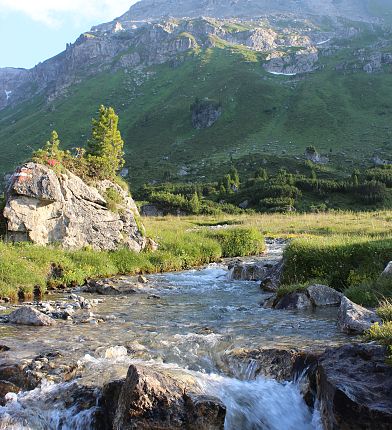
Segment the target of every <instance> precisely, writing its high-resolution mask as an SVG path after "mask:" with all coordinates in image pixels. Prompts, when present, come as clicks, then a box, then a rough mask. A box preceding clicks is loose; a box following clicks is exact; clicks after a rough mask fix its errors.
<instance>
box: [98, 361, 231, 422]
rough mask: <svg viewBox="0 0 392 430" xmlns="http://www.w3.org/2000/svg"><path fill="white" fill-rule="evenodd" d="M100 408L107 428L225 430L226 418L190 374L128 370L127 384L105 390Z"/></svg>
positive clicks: (130, 368) (111, 386)
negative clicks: (104, 416) (103, 412)
mask: <svg viewBox="0 0 392 430" xmlns="http://www.w3.org/2000/svg"><path fill="white" fill-rule="evenodd" d="M101 407H102V408H103V410H104V411H105V409H106V411H105V415H106V418H107V421H108V422H107V423H106V426H107V427H106V428H114V429H121V430H136V429H137V430H158V429H159V430H176V429H178V430H180V429H181V430H183V429H187V430H223V428H224V421H225V415H226V409H225V407H224V405H223V404H222V403H221V402H220V400H218V399H216V398H212V397H206V396H204V395H203V394H202V393H201V391H200V388H199V387H198V384H197V382H196V380H195V379H194V378H193V377H192V376H191V375H188V374H185V373H184V374H181V375H179V374H177V373H176V372H170V371H169V370H165V371H161V372H157V371H155V370H153V369H152V368H150V367H147V366H139V365H138V366H135V365H131V366H130V367H129V369H128V373H127V377H126V379H125V380H124V381H116V382H111V383H110V384H108V385H106V386H105V387H104V389H103V396H102V399H101ZM114 409H115V411H114ZM111 421H112V422H111Z"/></svg>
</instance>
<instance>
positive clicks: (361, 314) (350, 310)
mask: <svg viewBox="0 0 392 430" xmlns="http://www.w3.org/2000/svg"><path fill="white" fill-rule="evenodd" d="M375 322H380V323H381V320H380V318H378V316H377V314H376V313H375V312H373V311H371V310H369V309H366V308H363V307H362V306H360V305H357V304H355V303H353V302H352V301H351V300H349V299H348V298H347V297H345V296H343V297H342V300H341V304H340V308H339V313H338V327H339V328H340V330H341V331H342V332H343V333H348V334H362V333H364V332H365V331H366V330H368V329H369V328H370V327H371V326H372V324H374V323H375Z"/></svg>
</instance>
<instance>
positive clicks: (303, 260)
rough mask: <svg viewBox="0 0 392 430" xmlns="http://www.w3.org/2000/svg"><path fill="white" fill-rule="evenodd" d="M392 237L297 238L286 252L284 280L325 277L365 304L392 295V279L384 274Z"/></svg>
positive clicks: (292, 282)
mask: <svg viewBox="0 0 392 430" xmlns="http://www.w3.org/2000/svg"><path fill="white" fill-rule="evenodd" d="M391 255H392V237H378V238H377V237H369V236H363V237H351V236H338V235H333V236H327V237H322V238H321V237H306V238H300V239H295V240H293V241H292V243H291V244H290V245H289V246H288V248H287V249H286V250H285V253H284V259H285V270H284V283H285V284H295V283H304V282H307V281H309V280H311V279H314V278H318V279H324V280H325V281H326V282H327V283H328V285H329V286H331V287H332V288H335V289H337V290H339V291H345V293H346V294H347V295H348V296H349V298H351V299H354V301H356V302H357V303H360V304H363V305H374V304H376V303H377V302H378V300H379V299H380V298H382V297H383V296H386V297H388V296H392V288H391V287H392V285H391V283H392V282H391V280H390V279H388V278H383V277H380V274H381V272H382V271H383V269H384V268H385V266H386V264H387V263H388V262H389V261H390V260H391Z"/></svg>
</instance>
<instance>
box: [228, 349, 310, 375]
mask: <svg viewBox="0 0 392 430" xmlns="http://www.w3.org/2000/svg"><path fill="white" fill-rule="evenodd" d="M317 356H318V355H317V354H316V353H313V352H306V351H299V350H295V349H281V348H260V349H253V350H247V349H234V350H232V351H228V352H227V353H225V355H224V356H223V357H222V359H223V363H224V364H225V366H226V367H227V369H226V368H225V371H226V372H228V373H229V374H230V376H233V377H235V378H241V379H246V380H248V379H254V378H256V377H257V376H264V377H266V378H273V379H276V380H277V381H291V380H293V379H295V378H296V377H297V376H298V375H299V374H301V373H302V372H303V371H304V370H305V369H307V368H309V367H311V366H315V364H316V362H317Z"/></svg>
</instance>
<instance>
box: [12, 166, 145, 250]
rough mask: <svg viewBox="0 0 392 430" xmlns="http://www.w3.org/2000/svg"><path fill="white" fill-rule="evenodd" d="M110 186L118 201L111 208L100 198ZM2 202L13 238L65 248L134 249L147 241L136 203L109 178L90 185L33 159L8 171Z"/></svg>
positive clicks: (13, 239) (69, 173) (70, 174)
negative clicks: (14, 170) (9, 174)
mask: <svg viewBox="0 0 392 430" xmlns="http://www.w3.org/2000/svg"><path fill="white" fill-rule="evenodd" d="M108 189H112V190H114V191H115V192H116V193H117V194H118V195H119V196H120V197H121V200H122V203H120V204H119V205H118V210H116V211H115V212H113V211H111V210H109V209H108V204H107V202H106V199H105V198H104V194H105V192H106V190H108ZM6 200H7V201H6V207H5V209H4V217H5V218H6V220H7V234H8V238H9V239H10V240H11V241H14V242H20V241H30V242H33V243H36V244H39V245H49V244H57V243H60V244H61V245H62V246H63V247H64V248H68V249H79V248H83V247H85V246H91V247H93V248H94V249H96V250H115V249H117V248H119V247H127V248H129V249H131V250H134V251H136V252H140V251H141V250H142V249H143V248H144V247H145V245H146V238H145V237H144V234H143V232H142V231H140V230H139V226H138V223H137V218H138V216H139V213H138V210H137V208H136V205H135V203H134V201H133V200H132V198H131V197H130V196H129V194H128V193H127V192H126V191H124V190H123V189H122V188H121V187H120V186H118V185H117V184H114V183H112V182H110V181H101V182H97V184H96V187H93V186H91V185H88V184H86V183H85V182H83V181H82V179H80V178H79V177H78V176H76V175H74V174H73V173H71V172H69V171H65V172H64V173H60V174H56V173H55V172H54V171H53V170H52V169H51V168H50V167H48V166H44V165H41V164H37V163H32V162H31V163H27V164H25V165H23V166H22V167H20V168H18V169H17V170H16V172H15V173H14V174H13V175H12V177H11V179H10V181H9V184H8V187H7V191H6ZM139 225H140V224H139Z"/></svg>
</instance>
